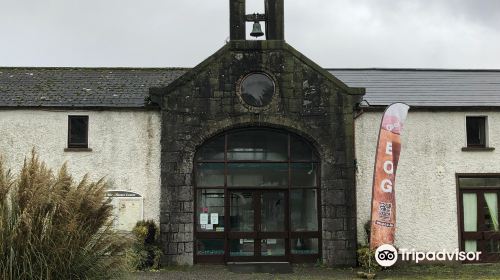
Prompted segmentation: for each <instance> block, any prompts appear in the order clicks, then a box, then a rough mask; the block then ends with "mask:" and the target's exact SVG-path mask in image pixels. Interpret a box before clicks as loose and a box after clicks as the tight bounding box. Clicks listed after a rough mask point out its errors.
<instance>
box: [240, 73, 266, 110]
mask: <svg viewBox="0 0 500 280" xmlns="http://www.w3.org/2000/svg"><path fill="white" fill-rule="evenodd" d="M240 92H241V98H242V99H243V101H245V103H247V104H248V105H250V106H255V107H263V106H266V105H267V104H269V103H270V102H271V100H272V98H273V95H274V82H273V80H272V79H271V78H270V77H269V76H268V75H266V74H263V73H253V74H249V75H247V76H246V77H245V78H243V80H242V81H241V85H240Z"/></svg>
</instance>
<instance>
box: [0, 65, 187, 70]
mask: <svg viewBox="0 0 500 280" xmlns="http://www.w3.org/2000/svg"><path fill="white" fill-rule="evenodd" d="M0 69H11V70H12V69H37V70H57V69H61V70H71V69H74V70H189V69H191V68H190V67H74V66H62V67H59V66H0Z"/></svg>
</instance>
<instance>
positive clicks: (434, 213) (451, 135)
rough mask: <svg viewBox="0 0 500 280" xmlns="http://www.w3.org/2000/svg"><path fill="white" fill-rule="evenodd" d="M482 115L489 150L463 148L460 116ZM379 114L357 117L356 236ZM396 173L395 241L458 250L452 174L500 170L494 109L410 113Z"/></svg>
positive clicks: (499, 116) (366, 209)
mask: <svg viewBox="0 0 500 280" xmlns="http://www.w3.org/2000/svg"><path fill="white" fill-rule="evenodd" d="M466 115H487V116H488V122H489V144H490V146H491V147H495V148H497V149H496V150H495V151H490V152H464V151H462V150H461V148H462V147H464V146H465V145H466V133H465V116H466ZM381 118H382V113H381V112H366V113H364V114H363V115H361V116H360V117H359V118H358V119H356V122H355V126H356V128H355V129H356V157H357V160H358V173H357V208H358V209H357V211H358V215H357V220H358V223H357V225H358V240H360V241H362V240H364V230H363V224H364V223H365V222H366V221H367V220H368V219H369V218H370V203H371V193H372V192H371V187H372V180H373V164H374V159H375V148H376V145H377V137H378V129H379V126H380V120H381ZM402 145H403V147H402V152H401V158H400V162H399V167H398V171H397V176H396V188H395V189H396V201H397V203H396V205H397V232H396V245H397V246H399V247H400V248H409V249H412V248H415V249H416V250H422V251H436V250H442V249H447V250H454V249H456V248H458V247H459V246H458V221H457V189H456V179H455V174H456V173H500V150H499V149H500V113H499V112H473V111H471V112H419V111H411V109H410V113H409V114H408V119H407V122H406V125H405V128H404V131H403V136H402Z"/></svg>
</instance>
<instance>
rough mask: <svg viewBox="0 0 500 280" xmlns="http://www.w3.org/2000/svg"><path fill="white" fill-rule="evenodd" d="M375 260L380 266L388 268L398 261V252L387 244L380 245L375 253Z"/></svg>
mask: <svg viewBox="0 0 500 280" xmlns="http://www.w3.org/2000/svg"><path fill="white" fill-rule="evenodd" d="M375 260H376V261H377V263H378V264H379V265H380V266H383V267H389V266H392V265H394V264H395V263H396V261H397V260H398V251H397V250H396V248H394V246H392V245H389V244H384V245H381V246H380V247H378V248H377V250H376V251H375Z"/></svg>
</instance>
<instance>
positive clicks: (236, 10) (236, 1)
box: [229, 0, 285, 41]
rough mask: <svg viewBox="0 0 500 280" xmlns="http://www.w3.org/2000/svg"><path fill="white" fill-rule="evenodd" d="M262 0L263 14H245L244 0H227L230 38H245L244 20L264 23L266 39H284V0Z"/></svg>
mask: <svg viewBox="0 0 500 280" xmlns="http://www.w3.org/2000/svg"><path fill="white" fill-rule="evenodd" d="M262 1H264V4H265V5H264V7H265V11H264V14H263V15H262V14H248V15H247V14H246V10H245V6H246V5H245V4H246V3H245V2H246V1H245V0H229V13H230V16H229V25H230V36H229V37H230V39H231V40H232V41H233V40H246V34H247V30H246V22H262V21H264V22H265V23H266V30H265V33H264V36H265V38H266V40H280V41H283V40H285V17H284V3H283V1H284V0H262Z"/></svg>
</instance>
